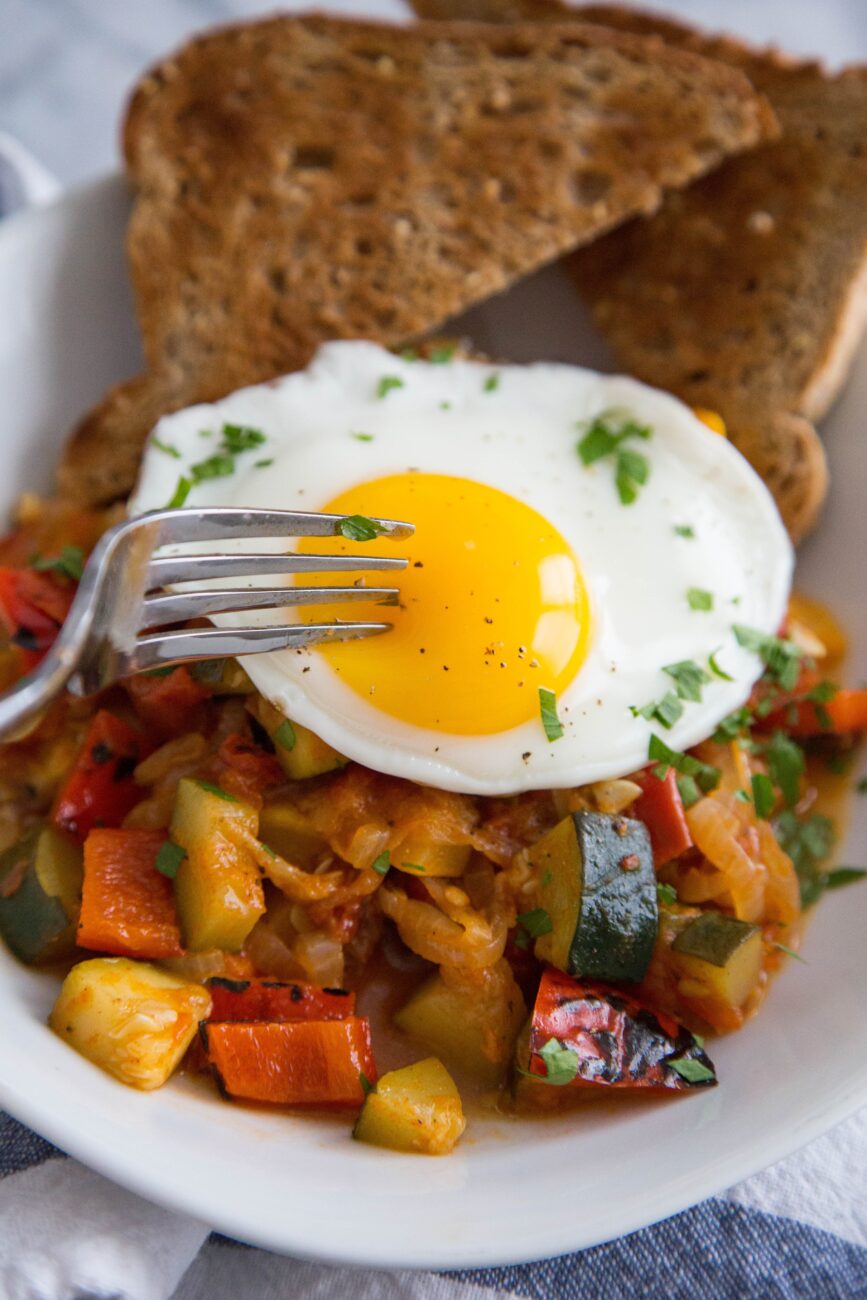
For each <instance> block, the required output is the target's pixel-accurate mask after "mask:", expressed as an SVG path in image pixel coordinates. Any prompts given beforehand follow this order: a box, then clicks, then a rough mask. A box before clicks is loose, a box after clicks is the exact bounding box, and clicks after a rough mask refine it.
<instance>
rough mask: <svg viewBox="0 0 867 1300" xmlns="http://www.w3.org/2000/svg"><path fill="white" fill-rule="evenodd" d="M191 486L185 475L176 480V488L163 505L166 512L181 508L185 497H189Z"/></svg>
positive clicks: (190, 481)
mask: <svg viewBox="0 0 867 1300" xmlns="http://www.w3.org/2000/svg"><path fill="white" fill-rule="evenodd" d="M192 486H193V481H192V479H189V478H187V477H186V475H185V474H182V475H181V477H180V478H179V479H178V485H177V487H176V488H175V490H174V492H173V493H172V495H171V497H170V499H169V500H168V501H167V502H166V505H165V508H166V510H180V508H181V506H182V505H183V504H184V502H185V501H186V499H187V497H188V496H189V495H190V489H191V487H192Z"/></svg>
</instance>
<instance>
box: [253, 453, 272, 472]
mask: <svg viewBox="0 0 867 1300" xmlns="http://www.w3.org/2000/svg"><path fill="white" fill-rule="evenodd" d="M273 464H274V457H273V456H269V457H267V459H265V460H254V461H253V469H269V468H270V467H271V466H272V465H273Z"/></svg>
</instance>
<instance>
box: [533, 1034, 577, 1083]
mask: <svg viewBox="0 0 867 1300" xmlns="http://www.w3.org/2000/svg"><path fill="white" fill-rule="evenodd" d="M539 1056H540V1057H541V1058H542V1060H543V1061H544V1063H545V1073H544V1074H532V1073H531V1075H530V1077H531V1078H533V1079H538V1081H539V1082H540V1083H551V1084H553V1085H554V1087H555V1088H562V1087H564V1086H565V1085H566V1084H567V1083H571V1082H572V1080H573V1079H574V1078H575V1076H576V1074H577V1073H578V1057H577V1055H576V1053H575V1052H570V1050H569V1048H568V1047H564V1046H563V1044H562V1043H559V1042H558V1041H557V1039H556V1038H549V1039H548V1041H547V1043H546V1044H545V1046H544V1047H540V1048H539Z"/></svg>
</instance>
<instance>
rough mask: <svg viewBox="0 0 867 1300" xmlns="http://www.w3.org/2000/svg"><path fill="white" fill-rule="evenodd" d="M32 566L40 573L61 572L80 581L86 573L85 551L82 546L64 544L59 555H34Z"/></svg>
mask: <svg viewBox="0 0 867 1300" xmlns="http://www.w3.org/2000/svg"><path fill="white" fill-rule="evenodd" d="M30 567H31V569H36V570H37V571H38V572H39V573H61V574H63V576H64V577H65V578H72V580H73V582H78V581H79V580H80V578H81V575H82V573H84V551H83V550H82V549H81V547H80V546H64V548H63V550H62V551H61V552H60V554H59V555H34V556H33V559H32V560H31V561H30Z"/></svg>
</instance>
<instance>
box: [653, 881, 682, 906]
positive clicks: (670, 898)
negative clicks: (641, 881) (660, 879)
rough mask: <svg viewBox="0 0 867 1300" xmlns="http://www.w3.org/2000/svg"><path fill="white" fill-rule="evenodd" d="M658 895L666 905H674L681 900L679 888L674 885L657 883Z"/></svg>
mask: <svg viewBox="0 0 867 1300" xmlns="http://www.w3.org/2000/svg"><path fill="white" fill-rule="evenodd" d="M656 897H657V898H658V899H659V901H660V903H664V904H665V906H666V907H674V905H675V903H677V902H678V901H679V900H678V897H677V890H676V889H675V887H674V885H663V884H659V885H657V886H656Z"/></svg>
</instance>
